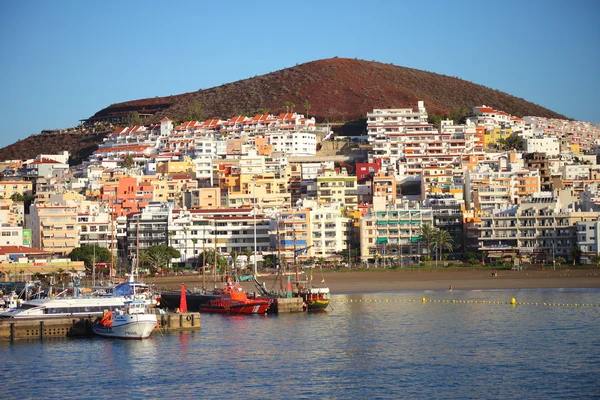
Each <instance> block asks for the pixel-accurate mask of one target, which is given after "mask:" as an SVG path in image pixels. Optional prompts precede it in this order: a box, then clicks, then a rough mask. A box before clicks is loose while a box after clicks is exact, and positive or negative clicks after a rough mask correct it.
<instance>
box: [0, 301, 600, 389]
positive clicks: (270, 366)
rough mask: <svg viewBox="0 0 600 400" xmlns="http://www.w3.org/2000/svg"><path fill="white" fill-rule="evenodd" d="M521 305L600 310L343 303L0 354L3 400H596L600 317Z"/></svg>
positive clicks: (4, 348) (215, 318) (5, 347)
mask: <svg viewBox="0 0 600 400" xmlns="http://www.w3.org/2000/svg"><path fill="white" fill-rule="evenodd" d="M422 297H426V298H427V299H428V300H429V301H428V302H426V303H422V302H421V298H422ZM512 297H515V298H516V299H517V301H518V302H523V303H539V304H543V303H546V304H595V305H598V304H600V291H597V290H585V289H584V290H570V291H560V290H549V291H464V292H462V291H454V292H453V293H449V292H412V293H410V292H390V293H379V294H351V295H334V296H332V307H333V309H331V310H330V311H329V312H328V313H320V314H293V315H269V316H222V315H210V314H203V315H202V320H201V321H202V330H201V331H198V332H192V333H181V334H179V333H177V334H173V333H172V334H165V335H163V334H161V333H159V332H156V331H155V333H154V334H153V336H152V337H151V339H149V340H145V341H120V340H112V339H100V338H92V339H60V340H46V341H44V342H39V341H28V342H16V343H14V344H9V343H0V359H1V360H2V363H3V366H2V369H0V382H1V383H0V388H2V389H1V391H0V393H1V396H2V398H6V399H21V398H34V397H43V398H111V399H117V398H133V399H135V398H168V399H170V398H184V399H185V398H188V399H194V398H216V397H225V398H233V399H237V398H251V399H258V398H260V399H281V398H319V399H321V398H332V399H365V398H371V399H399V398H415V399H432V398H433V399H447V398H448V399H449V398H460V399H471V398H473V399H491V398H494V399H499V398H502V399H506V398H509V399H557V398H573V399H591V398H600V329H599V328H600V306H577V307H576V306H569V305H567V306H565V305H561V306H559V305H546V306H544V305H517V306H510V305H508V304H505V303H507V302H509V301H510V299H511V298H512ZM452 300H454V301H455V302H452ZM462 301H469V303H462ZM488 302H502V303H503V304H489V303H488Z"/></svg>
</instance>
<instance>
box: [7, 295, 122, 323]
mask: <svg viewBox="0 0 600 400" xmlns="http://www.w3.org/2000/svg"><path fill="white" fill-rule="evenodd" d="M126 300H127V299H126V298H125V297H119V296H114V297H113V296H105V297H84V296H81V297H61V296H56V297H47V298H44V299H33V300H28V301H24V302H22V303H21V306H20V307H19V308H15V309H11V310H8V311H5V312H3V313H0V318H53V317H56V318H58V317H88V318H89V317H94V316H101V315H103V314H104V312H105V311H114V310H118V309H121V308H123V305H124V304H125V301H126Z"/></svg>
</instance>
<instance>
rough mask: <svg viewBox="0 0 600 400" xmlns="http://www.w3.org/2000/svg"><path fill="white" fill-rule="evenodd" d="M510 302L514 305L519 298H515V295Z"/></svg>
mask: <svg viewBox="0 0 600 400" xmlns="http://www.w3.org/2000/svg"><path fill="white" fill-rule="evenodd" d="M510 304H512V305H515V304H517V300H515V298H514V297H513V298H512V299H510Z"/></svg>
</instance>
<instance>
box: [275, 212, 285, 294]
mask: <svg viewBox="0 0 600 400" xmlns="http://www.w3.org/2000/svg"><path fill="white" fill-rule="evenodd" d="M279 217H280V215H279V214H277V215H276V216H275V222H276V223H277V261H278V262H279V284H280V286H281V291H282V292H283V262H282V260H281V237H280V235H279Z"/></svg>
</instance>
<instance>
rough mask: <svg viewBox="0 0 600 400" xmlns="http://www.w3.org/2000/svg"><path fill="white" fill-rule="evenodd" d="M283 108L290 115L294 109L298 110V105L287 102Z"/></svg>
mask: <svg viewBox="0 0 600 400" xmlns="http://www.w3.org/2000/svg"><path fill="white" fill-rule="evenodd" d="M283 108H284V109H285V112H286V113H290V112H293V111H294V108H296V105H295V104H294V103H292V102H291V101H285V102H284V103H283Z"/></svg>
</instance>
